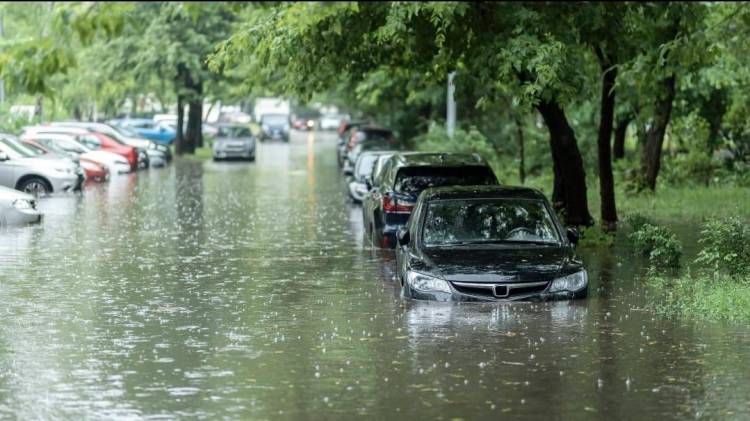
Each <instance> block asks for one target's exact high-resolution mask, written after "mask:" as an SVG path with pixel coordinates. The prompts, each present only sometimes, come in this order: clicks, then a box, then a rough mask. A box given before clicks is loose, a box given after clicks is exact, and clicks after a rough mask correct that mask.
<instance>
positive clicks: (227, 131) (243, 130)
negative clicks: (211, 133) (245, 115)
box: [217, 126, 253, 138]
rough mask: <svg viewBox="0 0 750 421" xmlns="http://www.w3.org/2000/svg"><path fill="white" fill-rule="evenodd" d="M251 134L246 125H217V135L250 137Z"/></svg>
mask: <svg viewBox="0 0 750 421" xmlns="http://www.w3.org/2000/svg"><path fill="white" fill-rule="evenodd" d="M252 136H253V134H252V132H251V131H250V129H249V128H247V127H231V126H230V127H226V126H225V127H219V129H218V133H217V137H235V138H236V137H252Z"/></svg>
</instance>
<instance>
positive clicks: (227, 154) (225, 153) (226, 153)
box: [214, 149, 255, 159]
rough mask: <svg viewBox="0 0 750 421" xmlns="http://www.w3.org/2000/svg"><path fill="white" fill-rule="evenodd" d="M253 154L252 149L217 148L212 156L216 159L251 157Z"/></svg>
mask: <svg viewBox="0 0 750 421" xmlns="http://www.w3.org/2000/svg"><path fill="white" fill-rule="evenodd" d="M254 156H255V151H254V150H252V149H251V150H244V151H237V150H234V151H233V150H226V149H224V150H219V151H214V158H218V159H225V158H252V157H254Z"/></svg>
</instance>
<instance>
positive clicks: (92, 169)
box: [20, 135, 130, 182]
mask: <svg viewBox="0 0 750 421" xmlns="http://www.w3.org/2000/svg"><path fill="white" fill-rule="evenodd" d="M43 136H49V137H53V136H62V135H43ZM60 140H61V142H60V143H58V142H54V141H53V140H52V139H49V138H40V137H33V138H29V137H24V138H21V139H20V142H21V143H22V144H24V145H25V146H28V147H29V148H31V149H35V150H37V151H39V154H40V155H41V154H55V155H61V156H66V155H67V156H68V157H69V158H70V159H72V160H73V162H75V163H76V164H78V165H80V166H81V168H83V172H84V173H85V174H86V180H89V181H97V182H101V181H106V180H108V179H109V169H108V168H107V167H106V166H105V165H104V164H103V163H101V162H100V161H97V160H94V159H91V157H87V156H86V154H87V153H93V151H88V150H84V151H83V152H81V149H80V148H84V146H83V145H80V144H77V142H74V141H71V140H69V139H60ZM67 141H70V142H73V143H71V144H67ZM63 145H65V146H63ZM118 158H119V157H118ZM119 159H122V158H119ZM123 161H124V159H123ZM126 164H127V162H126ZM129 168H130V167H129V166H128V169H129Z"/></svg>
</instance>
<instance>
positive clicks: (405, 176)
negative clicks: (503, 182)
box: [395, 166, 497, 193]
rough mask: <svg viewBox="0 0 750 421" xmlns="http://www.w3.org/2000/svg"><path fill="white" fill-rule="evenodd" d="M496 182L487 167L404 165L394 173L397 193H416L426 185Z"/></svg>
mask: <svg viewBox="0 0 750 421" xmlns="http://www.w3.org/2000/svg"><path fill="white" fill-rule="evenodd" d="M491 184H497V179H496V178H495V175H494V174H493V173H492V170H491V169H490V168H489V167H484V166H482V167H480V166H470V167H406V168H402V169H400V170H399V171H398V174H397V175H396V184H395V189H396V191H397V192H399V193H418V192H421V191H422V190H424V189H426V188H428V187H441V186H477V185H491Z"/></svg>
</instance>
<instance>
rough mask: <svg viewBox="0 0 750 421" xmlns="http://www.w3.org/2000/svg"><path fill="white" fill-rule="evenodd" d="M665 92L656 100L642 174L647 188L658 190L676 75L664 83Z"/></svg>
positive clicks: (645, 146)
mask: <svg viewBox="0 0 750 421" xmlns="http://www.w3.org/2000/svg"><path fill="white" fill-rule="evenodd" d="M662 83H663V91H662V93H661V95H660V96H659V98H658V99H657V100H656V107H655V110H654V118H653V120H652V121H651V126H650V127H649V128H648V130H647V131H646V144H645V145H644V148H643V162H642V172H643V176H644V181H645V184H646V187H648V188H649V189H650V190H651V191H655V190H656V178H657V177H658V176H659V168H660V167H661V149H662V145H663V144H664V133H665V132H666V130H667V125H668V124H669V118H670V115H671V113H672V101H673V100H674V96H675V75H674V74H673V75H671V76H669V77H667V78H666V79H664V80H663V81H662Z"/></svg>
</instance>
